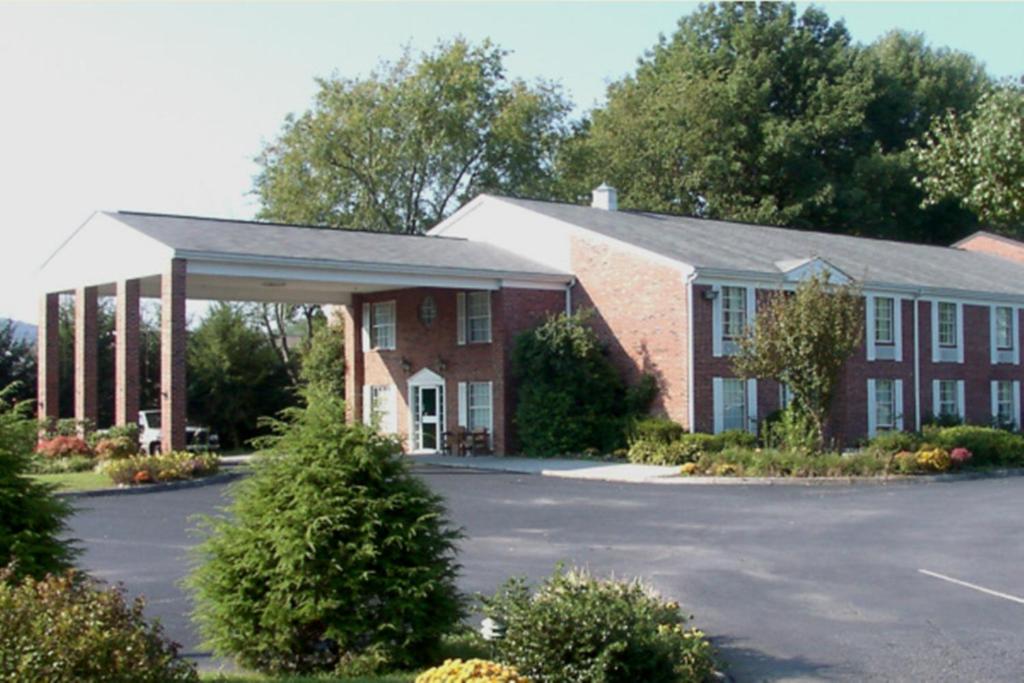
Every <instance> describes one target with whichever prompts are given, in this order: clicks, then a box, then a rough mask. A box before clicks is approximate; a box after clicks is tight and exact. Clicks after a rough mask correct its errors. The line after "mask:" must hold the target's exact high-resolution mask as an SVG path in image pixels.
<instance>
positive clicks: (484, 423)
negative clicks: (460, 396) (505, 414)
mask: <svg viewBox="0 0 1024 683" xmlns="http://www.w3.org/2000/svg"><path fill="white" fill-rule="evenodd" d="M493 405H494V404H493V397H492V396H491V383H490V382H468V383H467V384H466V422H467V424H466V426H467V427H468V428H469V429H470V430H471V431H476V430H477V429H486V430H488V431H491V429H492V425H493V424H494V423H493V414H494V413H493V410H494V408H493Z"/></svg>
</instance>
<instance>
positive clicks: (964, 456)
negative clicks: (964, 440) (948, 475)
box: [949, 446, 974, 467]
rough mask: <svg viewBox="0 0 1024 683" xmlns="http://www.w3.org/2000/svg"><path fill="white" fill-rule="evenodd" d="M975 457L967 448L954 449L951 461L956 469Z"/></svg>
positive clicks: (951, 452) (950, 456) (950, 453)
mask: <svg viewBox="0 0 1024 683" xmlns="http://www.w3.org/2000/svg"><path fill="white" fill-rule="evenodd" d="M973 457H974V454H973V453H971V452H970V451H969V450H967V449H966V448H964V447H963V446H961V447H959V448H954V449H953V450H951V451H950V452H949V459H950V460H951V461H952V462H953V465H955V466H956V467H960V466H961V465H963V464H964V463H966V462H967V461H968V460H970V459H971V458H973Z"/></svg>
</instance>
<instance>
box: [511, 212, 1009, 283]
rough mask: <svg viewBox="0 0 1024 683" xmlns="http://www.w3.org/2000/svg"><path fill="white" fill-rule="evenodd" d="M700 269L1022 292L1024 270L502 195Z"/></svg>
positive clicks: (963, 255) (938, 251) (838, 239)
mask: <svg viewBox="0 0 1024 683" xmlns="http://www.w3.org/2000/svg"><path fill="white" fill-rule="evenodd" d="M498 199H500V200H501V201H506V202H509V203H512V204H515V205H517V206H520V207H523V208H525V209H529V210H531V211H536V212H537V213H541V214H544V215H545V216H550V217H551V218H555V219H558V220H561V221H564V222H566V223H571V224H573V225H577V226H579V227H581V228H586V229H587V230H592V231H594V232H596V233H600V234H602V235H605V236H608V237H612V238H615V239H618V240H621V241H623V242H627V243H629V244H633V245H635V246H637V247H641V248H643V249H647V250H649V251H652V252H655V253H658V254H661V255H663V256H666V257H668V258H671V259H675V260H678V261H680V262H683V263H686V264H689V265H692V266H694V267H696V268H697V269H698V270H700V269H723V270H737V271H748V272H756V273H765V274H769V275H773V276H776V277H777V276H779V275H780V270H779V267H778V266H777V265H776V264H777V263H778V262H782V261H790V262H792V261H799V260H803V259H808V258H813V257H817V258H821V259H824V260H825V261H828V262H829V263H831V264H832V265H834V266H835V267H836V268H839V269H840V270H842V271H843V272H844V273H846V274H847V275H849V276H850V277H852V278H854V279H856V280H860V281H864V282H868V283H872V284H891V285H896V286H899V287H915V288H916V287H928V288H937V289H956V290H964V291H969V292H993V293H998V294H1009V295H1024V265H1020V264H1017V263H1014V262H1012V261H1008V260H1005V259H1001V258H999V257H996V256H991V255H988V254H981V253H976V252H968V251H963V250H960V249H953V248H951V247H939V246H929V245H923V244H909V243H906V242H894V241H889V240H878V239H868V238H863V237H851V236H849V235H835V234H829V233H822V232H810V231H805V230H792V229H786V228H772V227H766V226H761V225H749V224H743V223H731V222H726V221H713V220H704V219H699V218H687V217H680V216H668V215H664V214H656V213H644V212H633V211H605V210H603V209H594V208H591V207H587V206H577V205H575V204H559V203H555V202H544V201H536V200H529V199H515V198H510V197H498Z"/></svg>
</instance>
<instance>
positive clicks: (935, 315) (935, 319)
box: [930, 301, 942, 415]
mask: <svg viewBox="0 0 1024 683" xmlns="http://www.w3.org/2000/svg"><path fill="white" fill-rule="evenodd" d="M930 305H931V309H932V362H933V363H938V362H939V360H941V358H942V354H941V353H940V352H939V302H938V301H931V302H930ZM936 415H938V413H936Z"/></svg>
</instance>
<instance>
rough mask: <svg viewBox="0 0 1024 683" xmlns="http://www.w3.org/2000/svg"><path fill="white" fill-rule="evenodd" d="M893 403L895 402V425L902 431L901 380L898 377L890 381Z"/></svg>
mask: <svg viewBox="0 0 1024 683" xmlns="http://www.w3.org/2000/svg"><path fill="white" fill-rule="evenodd" d="M892 394H893V403H895V404H896V414H895V415H894V416H893V417H894V418H895V425H896V429H897V430H898V431H901V432H902V431H903V380H901V379H898V380H896V381H894V382H893V383H892Z"/></svg>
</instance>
